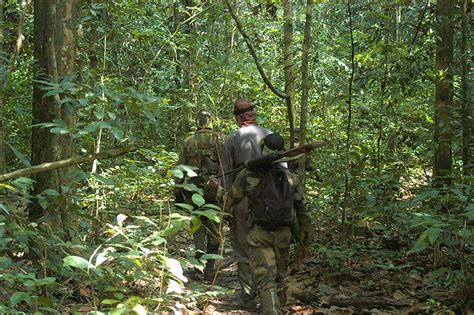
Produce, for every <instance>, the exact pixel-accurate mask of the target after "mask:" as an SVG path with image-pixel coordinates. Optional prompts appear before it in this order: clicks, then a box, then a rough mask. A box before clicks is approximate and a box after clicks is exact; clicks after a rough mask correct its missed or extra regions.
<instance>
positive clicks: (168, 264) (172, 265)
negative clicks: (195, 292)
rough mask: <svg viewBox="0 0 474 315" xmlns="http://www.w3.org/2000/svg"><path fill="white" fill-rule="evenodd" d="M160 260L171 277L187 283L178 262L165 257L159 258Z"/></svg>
mask: <svg viewBox="0 0 474 315" xmlns="http://www.w3.org/2000/svg"><path fill="white" fill-rule="evenodd" d="M160 258H161V261H162V262H163V265H164V266H165V268H166V269H168V270H169V271H170V272H171V273H172V274H173V276H175V277H176V278H178V279H179V280H181V281H183V282H187V281H188V279H187V278H186V277H185V276H184V275H183V267H181V264H180V263H179V261H177V260H176V259H174V258H170V257H166V256H160Z"/></svg>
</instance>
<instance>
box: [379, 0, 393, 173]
mask: <svg viewBox="0 0 474 315" xmlns="http://www.w3.org/2000/svg"><path fill="white" fill-rule="evenodd" d="M391 20H392V18H391V10H390V4H389V3H387V4H386V7H385V27H384V31H385V34H384V49H383V55H384V59H383V69H384V74H383V78H382V81H381V83H380V107H379V121H378V136H377V174H378V175H380V174H381V169H382V140H383V132H384V125H383V123H384V116H385V96H386V92H387V84H388V78H389V73H388V53H389V45H390V33H391V23H390V22H391Z"/></svg>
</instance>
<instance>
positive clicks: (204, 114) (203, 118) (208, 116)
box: [196, 110, 212, 129]
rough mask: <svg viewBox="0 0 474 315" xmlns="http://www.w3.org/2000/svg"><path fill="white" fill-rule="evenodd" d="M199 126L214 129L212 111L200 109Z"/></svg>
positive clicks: (197, 119)
mask: <svg viewBox="0 0 474 315" xmlns="http://www.w3.org/2000/svg"><path fill="white" fill-rule="evenodd" d="M196 121H197V125H198V128H199V129H201V128H209V129H212V113H211V112H210V111H208V110H200V111H199V113H198V114H197V117H196Z"/></svg>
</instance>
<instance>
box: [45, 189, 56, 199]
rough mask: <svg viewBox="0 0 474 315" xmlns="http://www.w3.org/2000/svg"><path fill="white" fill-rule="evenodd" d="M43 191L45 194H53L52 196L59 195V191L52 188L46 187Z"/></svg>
mask: <svg viewBox="0 0 474 315" xmlns="http://www.w3.org/2000/svg"><path fill="white" fill-rule="evenodd" d="M43 193H44V194H45V195H48V196H53V197H56V196H59V193H58V192H57V191H56V190H54V189H46V190H45V191H43Z"/></svg>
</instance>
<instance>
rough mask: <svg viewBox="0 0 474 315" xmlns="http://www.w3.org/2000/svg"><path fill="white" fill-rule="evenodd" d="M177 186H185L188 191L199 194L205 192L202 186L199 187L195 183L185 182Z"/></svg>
mask: <svg viewBox="0 0 474 315" xmlns="http://www.w3.org/2000/svg"><path fill="white" fill-rule="evenodd" d="M176 187H183V188H184V189H186V190H187V191H191V192H197V193H198V194H203V193H204V191H203V190H202V188H199V187H198V186H196V185H195V184H190V183H187V184H184V185H176Z"/></svg>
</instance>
